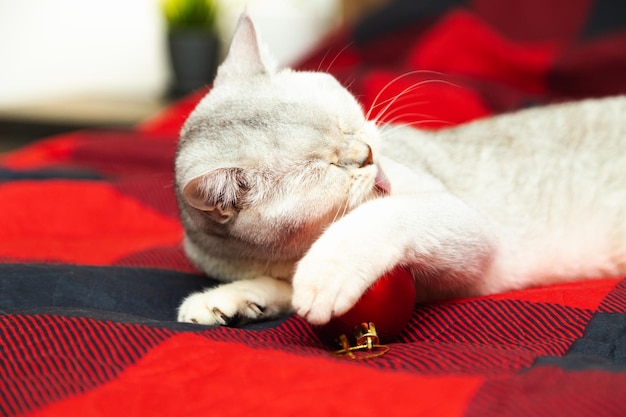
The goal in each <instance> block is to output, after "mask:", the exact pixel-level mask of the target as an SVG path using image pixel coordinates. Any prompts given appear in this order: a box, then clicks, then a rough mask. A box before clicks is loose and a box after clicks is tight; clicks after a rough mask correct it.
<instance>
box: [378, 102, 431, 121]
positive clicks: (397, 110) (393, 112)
mask: <svg viewBox="0 0 626 417" xmlns="http://www.w3.org/2000/svg"><path fill="white" fill-rule="evenodd" d="M424 104H427V102H426V101H416V102H410V103H407V104H403V105H401V106H397V107H394V108H393V109H392V110H391V111H390V112H388V113H386V114H384V115H383V116H384V117H385V119H386V120H390V119H389V117H390V116H391V115H394V114H397V113H398V112H400V111H403V110H404V109H407V108H411V107H414V106H416V105H417V106H421V105H424ZM413 114H415V115H418V114H417V113H413ZM424 116H425V115H424ZM394 118H395V117H394ZM376 122H377V123H382V121H381V120H380V118H378V119H377V120H376Z"/></svg>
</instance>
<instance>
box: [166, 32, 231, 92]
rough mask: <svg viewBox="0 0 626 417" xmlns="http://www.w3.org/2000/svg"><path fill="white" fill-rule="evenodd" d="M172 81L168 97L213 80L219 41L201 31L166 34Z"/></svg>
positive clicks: (190, 90)
mask: <svg viewBox="0 0 626 417" xmlns="http://www.w3.org/2000/svg"><path fill="white" fill-rule="evenodd" d="M168 47H169V54H170V62H171V64H172V72H173V74H174V79H173V82H172V85H171V88H170V95H171V96H174V97H180V96H183V95H185V94H189V93H190V92H192V91H195V90H197V89H199V88H202V87H204V86H207V85H208V84H210V83H211V82H212V81H213V77H215V71H216V68H217V57H218V48H219V42H218V40H217V37H216V36H215V35H212V34H210V33H208V32H206V31H204V30H178V31H174V32H171V33H169V34H168Z"/></svg>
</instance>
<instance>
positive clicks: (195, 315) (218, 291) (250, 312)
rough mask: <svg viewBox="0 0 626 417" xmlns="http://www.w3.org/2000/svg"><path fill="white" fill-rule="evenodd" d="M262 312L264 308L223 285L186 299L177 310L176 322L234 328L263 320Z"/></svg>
mask: <svg viewBox="0 0 626 417" xmlns="http://www.w3.org/2000/svg"><path fill="white" fill-rule="evenodd" d="M264 310H265V306H263V305H259V304H257V303H256V302H254V301H253V300H249V299H248V297H245V296H244V294H241V293H240V292H239V291H233V289H232V288H229V287H228V286H227V285H225V286H221V287H217V288H213V289H210V290H206V291H204V292H198V293H194V294H192V295H190V296H189V297H187V298H186V299H185V300H184V301H183V303H182V304H181V306H180V308H179V309H178V321H181V322H187V323H197V324H208V325H222V326H234V325H237V324H239V323H240V322H242V321H252V320H259V319H261V318H263V312H264Z"/></svg>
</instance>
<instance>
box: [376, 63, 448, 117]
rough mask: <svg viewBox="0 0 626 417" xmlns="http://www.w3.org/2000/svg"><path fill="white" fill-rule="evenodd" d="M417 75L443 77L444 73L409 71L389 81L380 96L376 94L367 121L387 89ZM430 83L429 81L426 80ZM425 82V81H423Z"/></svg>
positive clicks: (379, 92) (379, 93)
mask: <svg viewBox="0 0 626 417" xmlns="http://www.w3.org/2000/svg"><path fill="white" fill-rule="evenodd" d="M417 74H431V75H438V76H442V75H443V73H441V72H438V71H430V70H414V71H409V72H405V73H404V74H400V75H398V76H397V77H395V78H394V79H392V80H391V81H389V82H388V83H387V84H386V85H385V86H384V87H383V88H381V89H380V91H378V94H376V96H375V97H374V100H373V101H372V105H371V106H370V109H369V111H368V112H367V114H366V117H365V119H366V120H369V119H370V116H371V114H372V111H373V110H374V109H376V108H377V107H378V106H379V105H380V104H379V103H377V102H378V99H379V98H380V97H381V95H382V94H383V93H384V92H385V91H387V89H388V88H389V87H390V86H391V85H393V84H394V83H395V82H397V81H400V80H401V79H403V78H406V77H410V76H412V75H417ZM426 81H428V80H426ZM422 82H423V81H422Z"/></svg>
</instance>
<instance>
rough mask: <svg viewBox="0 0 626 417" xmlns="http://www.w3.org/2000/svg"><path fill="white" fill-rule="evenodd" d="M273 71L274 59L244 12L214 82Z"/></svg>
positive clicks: (274, 67) (274, 68) (274, 69)
mask: <svg viewBox="0 0 626 417" xmlns="http://www.w3.org/2000/svg"><path fill="white" fill-rule="evenodd" d="M275 71H276V63H275V61H274V59H273V58H272V57H271V56H270V55H269V53H268V52H267V48H266V46H265V44H264V43H263V41H262V40H261V39H260V38H259V36H258V34H257V31H256V28H255V27H254V22H253V21H252V19H251V18H250V16H249V15H247V14H245V13H244V14H243V15H242V16H241V18H240V19H239V24H238V25H237V29H236V30H235V35H234V36H233V40H232V42H231V44H230V48H229V50H228V54H227V55H226V59H225V60H224V62H223V63H222V65H220V67H219V68H218V70H217V76H216V78H215V82H214V84H215V85H217V84H219V83H220V82H223V81H225V80H227V79H228V78H231V79H232V78H233V77H249V76H252V75H258V74H271V73H273V72H275Z"/></svg>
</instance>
